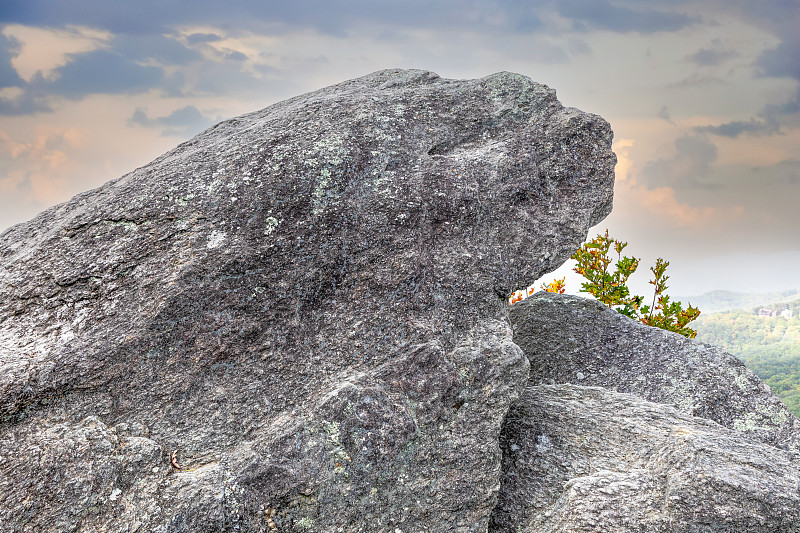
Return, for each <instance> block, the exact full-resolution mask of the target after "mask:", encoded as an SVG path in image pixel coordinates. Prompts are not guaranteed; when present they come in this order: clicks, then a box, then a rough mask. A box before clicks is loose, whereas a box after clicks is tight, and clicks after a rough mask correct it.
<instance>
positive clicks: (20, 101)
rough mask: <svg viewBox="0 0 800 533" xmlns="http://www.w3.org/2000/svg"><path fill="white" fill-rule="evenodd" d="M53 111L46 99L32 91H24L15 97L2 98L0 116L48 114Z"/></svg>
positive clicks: (0, 99)
mask: <svg viewBox="0 0 800 533" xmlns="http://www.w3.org/2000/svg"><path fill="white" fill-rule="evenodd" d="M52 110H53V109H52V107H50V105H49V104H48V103H47V102H46V98H44V97H43V96H42V95H40V94H36V93H35V92H32V91H27V92H25V91H22V92H21V93H20V94H16V95H14V96H0V115H5V116H19V115H31V114H34V113H48V112H50V111H52Z"/></svg>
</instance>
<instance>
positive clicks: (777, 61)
mask: <svg viewBox="0 0 800 533" xmlns="http://www.w3.org/2000/svg"><path fill="white" fill-rule="evenodd" d="M756 66H757V67H758V69H759V72H760V73H761V75H762V76H772V77H776V78H781V77H788V78H794V79H796V80H800V37H795V36H793V39H792V40H791V41H783V42H781V43H780V44H778V46H777V47H775V48H773V49H771V50H766V51H764V52H763V53H762V54H761V55H760V56H759V57H758V59H757V60H756Z"/></svg>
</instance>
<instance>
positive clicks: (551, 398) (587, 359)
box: [490, 293, 800, 533]
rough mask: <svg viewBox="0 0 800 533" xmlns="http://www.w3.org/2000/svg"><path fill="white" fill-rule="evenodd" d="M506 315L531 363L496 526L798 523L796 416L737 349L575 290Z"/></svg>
mask: <svg viewBox="0 0 800 533" xmlns="http://www.w3.org/2000/svg"><path fill="white" fill-rule="evenodd" d="M509 315H510V319H511V322H512V324H513V329H514V342H515V343H516V344H518V345H519V346H520V347H521V348H522V350H523V351H524V352H525V354H526V356H527V357H528V359H529V360H530V363H531V369H530V378H529V385H528V387H527V388H526V389H525V391H524V392H523V394H522V397H521V398H520V399H519V400H518V401H517V402H515V403H514V404H513V405H512V407H511V410H510V412H509V414H508V416H507V417H506V420H505V423H504V426H503V430H502V433H501V437H500V440H501V447H502V449H503V465H502V481H501V489H500V496H499V499H498V504H497V507H496V508H495V510H494V513H493V515H492V520H491V525H490V531H498V532H501V531H502V532H517V531H525V532H537V533H539V532H541V533H548V532H553V533H555V532H568V531H569V532H572V531H583V532H589V531H592V532H594V531H597V532H600V531H620V532H638V531H648V532H654V533H659V532H664V533H666V532H706V531H707V532H711V531H726V532H741V533H744V532H762V533H779V532H783V533H792V532H798V531H800V453H798V451H800V450H798V443H799V442H800V421H798V420H797V418H796V417H795V416H794V415H792V414H791V413H790V412H789V411H788V410H787V409H786V407H785V406H784V405H783V404H782V403H781V402H780V400H779V399H778V398H777V397H775V395H773V394H772V392H771V391H770V390H769V388H768V387H766V385H764V384H763V383H762V382H761V381H760V380H759V379H758V378H757V377H756V376H755V375H754V374H753V373H752V372H751V371H750V370H748V369H747V368H745V367H744V365H743V364H742V363H741V362H740V361H739V360H737V359H736V358H734V357H733V356H731V355H729V354H727V353H725V352H723V351H722V350H720V349H718V348H715V347H713V346H709V345H705V344H702V343H699V342H695V341H692V340H689V339H686V338H685V337H682V336H680V335H678V334H676V333H672V332H667V331H663V330H660V329H655V328H651V327H648V326H644V325H643V324H640V323H639V322H636V321H633V320H631V319H629V318H627V317H625V316H623V315H621V314H620V313H618V312H616V311H614V310H611V309H608V308H606V307H605V306H604V305H603V304H601V303H599V302H597V301H594V300H587V299H583V298H578V297H575V296H569V295H560V294H550V293H540V294H537V295H534V296H533V297H531V298H528V299H527V300H524V301H523V302H521V303H518V304H515V305H514V306H512V307H511V308H510V310H509Z"/></svg>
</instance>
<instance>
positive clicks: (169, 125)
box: [128, 105, 220, 138]
mask: <svg viewBox="0 0 800 533" xmlns="http://www.w3.org/2000/svg"><path fill="white" fill-rule="evenodd" d="M219 120H220V118H219V117H217V118H216V119H212V118H211V117H207V116H205V115H203V113H201V112H200V110H199V109H197V108H196V107H194V106H191V105H189V106H186V107H182V108H180V109H176V110H175V111H173V112H172V113H170V114H169V115H166V116H163V117H156V118H149V117H148V116H147V112H146V111H145V110H144V109H142V108H137V109H136V111H134V113H133V115H132V116H131V117H130V118H129V119H128V125H130V126H145V127H148V128H162V130H161V135H163V136H165V137H184V138H186V137H191V136H192V135H195V134H197V133H199V132H200V131H202V130H204V129H206V128H207V127H209V126H211V125H212V124H214V123H215V122H219Z"/></svg>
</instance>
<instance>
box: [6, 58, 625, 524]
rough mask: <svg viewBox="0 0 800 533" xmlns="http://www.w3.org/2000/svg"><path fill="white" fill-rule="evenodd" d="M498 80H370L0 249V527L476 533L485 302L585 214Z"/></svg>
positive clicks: (508, 386) (498, 333)
mask: <svg viewBox="0 0 800 533" xmlns="http://www.w3.org/2000/svg"><path fill="white" fill-rule="evenodd" d="M611 137H612V134H611V130H610V128H609V126H608V124H607V123H606V122H605V121H604V120H602V119H601V118H600V117H597V116H595V115H590V114H586V113H582V112H580V111H577V110H575V109H570V108H564V107H563V106H562V105H561V104H560V103H559V102H558V101H557V100H556V97H555V93H554V91H552V90H551V89H549V88H547V87H545V86H543V85H539V84H537V83H534V82H532V81H530V80H529V79H528V78H525V77H523V76H519V75H514V74H509V73H501V74H496V75H492V76H488V77H486V78H483V79H480V80H470V81H454V80H444V79H440V78H439V77H438V76H436V75H435V74H432V73H430V72H422V71H398V70H391V71H382V72H378V73H375V74H372V75H369V76H366V77H364V78H360V79H357V80H352V81H348V82H345V83H342V84H339V85H336V86H333V87H329V88H327V89H323V90H320V91H317V92H314V93H310V94H307V95H303V96H299V97H296V98H293V99H291V100H287V101H285V102H281V103H279V104H276V105H274V106H271V107H269V108H267V109H265V110H263V111H259V112H257V113H253V114H249V115H245V116H242V117H239V118H235V119H232V120H229V121H226V122H223V123H221V124H219V125H217V126H215V127H213V128H211V129H209V130H207V131H205V132H203V133H201V134H200V135H198V136H197V137H195V138H194V139H192V140H191V141H189V142H187V143H184V144H182V145H180V146H178V147H177V148H176V149H174V150H172V151H171V152H169V153H167V154H165V155H164V156H162V157H160V158H158V159H157V160H156V161H154V162H153V163H151V164H149V165H147V166H145V167H143V168H140V169H137V170H135V171H133V172H131V173H130V174H127V175H125V176H123V177H122V178H119V179H117V180H115V181H112V182H109V183H108V184H106V185H105V186H103V187H101V188H100V189H97V190H94V191H91V192H88V193H84V194H81V195H78V196H76V197H75V198H74V199H72V200H71V201H69V202H67V203H65V204H62V205H60V206H57V207H54V208H52V209H49V210H47V211H45V212H44V213H42V214H41V215H39V216H38V217H36V218H35V219H33V220H31V221H30V222H27V223H24V224H20V225H18V226H15V227H13V228H11V229H10V230H8V231H6V232H5V233H3V234H2V235H0V416H2V418H1V419H0V529H2V530H4V531H52V532H56V531H57V532H69V531H93V532H94V531H150V532H178V531H191V532H212V531H214V532H217V531H283V532H285V531H320V532H323V531H324V532H335V531H368V532H373V531H374V532H381V531H391V532H395V533H396V532H398V531H405V532H412V531H428V532H438V531H441V532H444V531H476V532H478V531H486V529H487V526H488V522H489V518H490V514H491V512H492V510H493V509H494V507H495V504H496V501H497V493H498V487H499V480H500V467H501V458H502V457H501V449H500V446H499V435H500V430H501V425H502V421H503V420H504V419H505V417H506V414H507V412H508V409H509V406H510V405H511V403H512V402H513V401H515V400H516V399H517V398H518V397H519V394H520V393H521V391H522V389H523V387H524V385H525V384H526V383H527V379H528V360H527V358H526V357H525V356H524V355H523V353H522V351H521V350H520V349H519V347H517V346H516V345H515V344H514V343H513V342H512V339H511V330H510V328H509V326H508V324H507V320H506V317H505V312H506V311H505V298H506V297H507V295H508V293H509V292H510V290H511V289H512V288H514V287H518V286H522V285H525V284H528V283H530V282H532V281H533V280H534V279H536V278H537V277H538V276H540V275H541V274H543V273H545V272H547V271H550V270H552V269H554V268H556V267H557V266H558V265H559V264H561V263H562V262H563V261H564V260H565V259H566V258H567V257H568V256H569V255H570V254H571V253H572V251H573V250H574V249H575V248H577V246H578V245H579V244H580V242H582V241H583V239H584V238H585V236H586V232H587V230H588V228H589V227H590V226H592V225H593V224H596V223H597V222H599V221H600V220H601V219H602V218H603V217H604V216H606V215H607V214H608V212H609V211H610V209H611V199H612V184H613V165H614V162H615V158H614V155H613V153H612V152H611V149H610V146H611Z"/></svg>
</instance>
